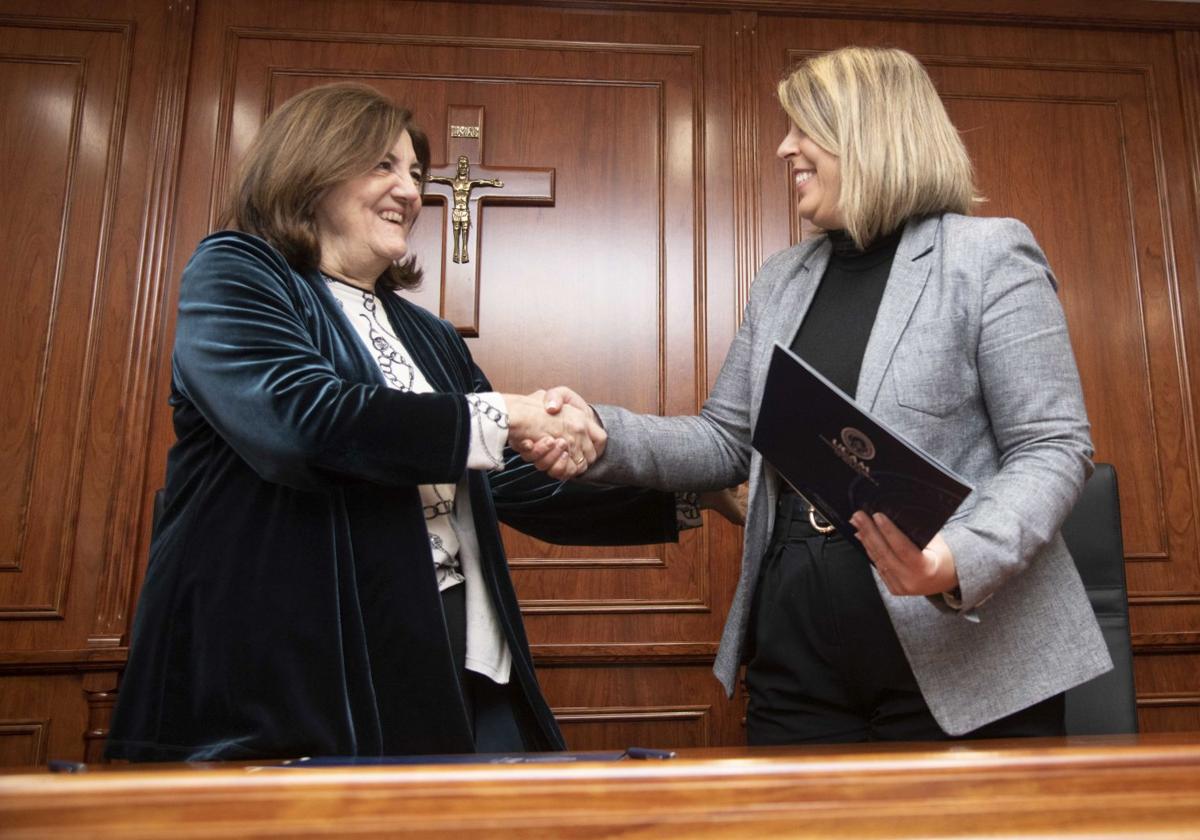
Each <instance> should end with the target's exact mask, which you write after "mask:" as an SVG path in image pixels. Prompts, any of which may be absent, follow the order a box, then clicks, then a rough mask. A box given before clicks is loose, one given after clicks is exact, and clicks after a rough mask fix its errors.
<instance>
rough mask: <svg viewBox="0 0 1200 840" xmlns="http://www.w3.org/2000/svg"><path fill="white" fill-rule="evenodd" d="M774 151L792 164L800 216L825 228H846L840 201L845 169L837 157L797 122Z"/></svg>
mask: <svg viewBox="0 0 1200 840" xmlns="http://www.w3.org/2000/svg"><path fill="white" fill-rule="evenodd" d="M775 154H776V155H777V156H778V157H779V158H780V159H781V160H783V161H784V162H785V163H787V164H788V165H789V166H790V167H791V170H792V179H793V183H794V185H795V188H796V212H798V213H799V214H800V218H802V219H806V220H807V221H810V222H812V223H813V224H814V225H816V226H817V227H820V228H823V229H825V230H838V229H841V228H843V227H845V226H846V221H845V218H844V217H843V215H842V209H841V200H840V197H841V194H842V168H841V164H840V162H839V161H838V158H837V156H836V155H832V154H830V153H829V152H827V151H825V150H824V149H822V148H821V147H820V146H818V145H817V144H816V143H814V142H813V141H812V139H810V138H809V136H808V135H807V134H805V133H804V132H803V131H801V130H800V128H799V126H797V125H796V124H795V123H792V127H791V130H790V131H788V133H787V136H786V137H784V138H783V142H782V143H780V144H779V149H778V150H776V152H775Z"/></svg>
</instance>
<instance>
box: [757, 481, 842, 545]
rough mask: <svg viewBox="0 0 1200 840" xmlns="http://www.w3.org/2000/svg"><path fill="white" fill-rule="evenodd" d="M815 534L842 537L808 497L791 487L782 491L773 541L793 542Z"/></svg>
mask: <svg viewBox="0 0 1200 840" xmlns="http://www.w3.org/2000/svg"><path fill="white" fill-rule="evenodd" d="M814 536H817V537H825V538H826V539H828V540H830V541H833V540H840V539H842V536H841V535H840V534H839V533H838V532H837V529H836V528H834V527H833V525H831V524H829V521H828V520H826V519H825V517H823V516H822V515H821V514H820V512H818V511H817V510H816V509H815V508H814V507H813V506H812V505H811V504H809V502H808V499H806V498H804V497H803V496H801V495H800V494H799V493H796V492H793V491H792V490H791V489H790V488H789V489H787V490H785V491H783V492H781V493H780V494H779V502H778V503H777V504H776V506H775V528H774V530H773V531H772V533H771V541H772V542H792V541H795V540H805V539H809V538H811V537H814Z"/></svg>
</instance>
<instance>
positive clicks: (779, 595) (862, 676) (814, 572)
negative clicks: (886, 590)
mask: <svg viewBox="0 0 1200 840" xmlns="http://www.w3.org/2000/svg"><path fill="white" fill-rule="evenodd" d="M750 630H751V633H752V636H751V639H750V658H749V661H748V664H747V668H746V686H747V689H748V690H749V695H750V702H749V707H748V709H747V714H746V729H747V740H748V742H749V743H750V744H752V745H762V744H800V743H853V742H861V741H940V740H947V739H949V738H950V736H948V735H947V734H946V733H945V732H943V731H942V729H941V728H940V727H939V726H938V725H937V723H936V721H934V719H933V715H932V714H930V712H929V707H928V706H927V705H926V703H925V700H924V698H923V697H922V696H921V692H920V689H919V688H918V687H917V681H916V678H915V677H914V676H913V673H912V669H911V668H910V667H909V665H908V660H907V658H906V657H905V655H904V651H903V649H902V648H901V647H900V641H899V639H897V638H896V631H895V630H894V629H893V628H892V622H891V619H890V617H889V616H888V613H887V609H886V608H885V607H884V605H883V599H882V598H881V597H880V595H879V590H878V589H876V586H875V580H874V576H873V574H872V572H871V564H870V560H868V559H867V555H866V553H865V552H863V550H862V549H861V547H860V546H859V545H858V544H857V543H850V542H848V541H847V540H845V539H843V538H842V537H840V536H838V535H836V534H832V535H828V536H825V535H822V534H819V533H817V532H816V530H815V529H813V527H812V525H810V524H809V521H808V514H807V510H806V507H805V505H804V502H803V500H802V499H800V498H799V497H798V496H796V495H794V494H790V493H789V494H785V495H784V496H783V497H782V498H781V499H780V503H779V509H778V511H777V517H776V524H775V531H774V533H773V534H772V538H771V544H770V547H769V548H768V549H767V553H766V555H765V556H764V557H763V564H762V570H761V572H760V574H759V580H758V586H757V587H756V589H755V594H754V602H753V606H752V608H751V626H750ZM1064 708H1065V700H1064V697H1063V695H1062V694H1058V695H1056V696H1054V697H1051V698H1049V699H1047V700H1044V701H1042V702H1041V703H1038V704H1036V705H1034V706H1031V707H1030V708H1028V709H1024V710H1022V711H1019V712H1017V713H1016V714H1013V715H1010V716H1008V717H1005V718H1002V719H1000V720H998V721H995V722H993V723H990V724H988V725H986V726H984V727H982V728H980V729H977V730H975V731H973V732H971V733H969V734H968V735H966V736H965V737H967V738H1010V737H1023V736H1028V737H1034V736H1052V735H1062V734H1064V723H1063V714H1064Z"/></svg>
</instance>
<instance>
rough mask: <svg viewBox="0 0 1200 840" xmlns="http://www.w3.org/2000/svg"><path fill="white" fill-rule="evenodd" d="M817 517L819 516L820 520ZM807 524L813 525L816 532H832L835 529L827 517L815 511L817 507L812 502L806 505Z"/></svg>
mask: <svg viewBox="0 0 1200 840" xmlns="http://www.w3.org/2000/svg"><path fill="white" fill-rule="evenodd" d="M818 517H820V520H821V521H820V522H818V521H817V518H818ZM821 523H824V524H821ZM808 524H809V525H811V526H813V530H814V531H816V532H817V533H818V534H832V533H833V532H834V531H836V530H837V528H835V527H834V526H832V525H830V524H829V520H828V519H826V518H825V517H824V516H821V514H819V513H817V509H816V508H815V507H813V506H812V504H809V506H808Z"/></svg>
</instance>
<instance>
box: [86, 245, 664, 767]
mask: <svg viewBox="0 0 1200 840" xmlns="http://www.w3.org/2000/svg"><path fill="white" fill-rule="evenodd" d="M381 300H383V301H384V305H385V307H386V309H387V314H388V317H389V320H390V321H391V324H392V326H393V327H394V328H395V330H396V334H397V335H398V336H399V337H400V338H401V339H402V340H403V342H404V345H405V346H406V347H407V348H408V349H409V351H410V352H411V353H412V354H413V356H414V359H415V361H416V362H417V364H418V365H419V366H420V368H421V370H422V372H423V373H424V374H425V376H426V378H427V379H428V380H429V382H430V383H431V384H432V385H433V386H434V388H435V389H436V391H437V393H433V394H411V393H403V392H400V391H397V390H393V389H390V388H388V387H387V385H386V384H385V382H384V380H383V377H382V375H381V374H380V372H379V369H378V367H377V366H376V364H375V362H374V360H373V359H372V358H371V357H370V356H369V355H368V353H367V351H366V349H365V348H364V347H363V346H362V343H361V341H360V339H359V338H358V336H357V335H356V334H355V332H354V329H353V327H352V325H351V324H350V323H349V322H348V321H347V319H346V317H345V315H344V314H343V313H342V311H341V309H340V307H339V306H338V304H337V302H336V301H335V300H334V298H333V296H332V294H331V293H330V292H329V290H328V289H327V288H326V287H325V283H324V281H323V280H322V279H321V278H320V277H319V275H317V274H316V273H315V272H314V273H312V274H311V275H305V274H302V273H299V272H296V271H295V270H293V269H292V268H291V267H290V266H289V265H288V264H287V263H286V262H285V260H284V259H283V257H282V256H281V255H280V254H279V253H278V252H277V251H275V250H274V249H273V248H272V247H271V246H270V245H268V244H267V243H266V242H265V241H263V240H261V239H258V238H256V237H254V236H250V235H248V234H243V233H236V232H222V233H217V234H214V235H212V236H210V237H208V238H207V239H205V240H204V241H203V242H202V243H201V244H200V246H199V247H198V248H197V250H196V253H195V254H194V255H193V256H192V259H191V260H190V261H189V263H188V265H187V268H186V269H185V271H184V274H183V280H182V288H181V296H180V303H179V318H178V324H177V330H176V339H175V352H174V357H173V370H172V374H173V375H172V386H171V406H172V408H173V410H174V425H175V432H176V436H177V440H176V443H175V444H174V446H173V447H172V449H171V451H170V454H169V457H168V462H167V477H166V485H165V487H164V494H163V500H162V501H163V504H162V508H161V515H160V516H159V518H158V522H157V523H156V526H155V530H154V537H153V541H152V545H151V550H150V562H149V566H148V568H147V572H146V579H145V582H144V584H143V587H142V591H141V597H140V600H139V602H138V607H137V613H136V617H135V621H134V625H133V632H132V639H131V644H130V652H129V661H128V665H127V667H126V670H125V674H124V677H123V679H122V682H121V686H120V691H119V693H118V699H117V706H116V710H115V713H114V717H113V724H112V730H111V734H110V736H109V740H108V745H107V751H106V754H107V756H108V757H110V758H124V759H131V760H164V761H189V760H207V759H234V760H237V759H259V758H271V757H293V756H302V755H311V756H317V755H324V756H330V755H337V756H381V755H406V754H432V753H461V752H473V751H474V746H473V743H472V738H471V731H470V725H469V723H468V720H467V717H466V711H465V709H464V706H463V702H462V698H461V694H460V691H459V688H458V678H457V675H456V674H455V670H454V666H453V664H452V658H451V653H450V645H449V639H448V636H447V632H446V625H445V621H444V618H443V616H442V607H441V598H440V596H439V593H438V589H437V582H436V579H435V575H434V567H433V560H432V557H431V555H430V550H429V542H428V537H427V532H426V529H425V520H424V517H423V516H422V512H421V503H420V500H419V496H418V491H417V486H418V485H420V484H431V483H443V482H446V483H449V482H457V481H458V480H459V479H460V478H461V477H462V476H463V473H464V471H465V469H466V458H467V449H468V434H469V432H470V428H471V426H470V413H469V408H468V406H467V403H466V399H465V398H464V396H463V395H464V394H465V393H468V392H472V391H490V390H493V389H492V388H491V386H490V385H489V384H488V382H487V379H486V378H485V377H484V375H483V373H482V372H481V371H480V370H479V368H478V367H477V366H476V365H475V363H474V362H473V361H472V359H471V355H470V353H469V351H468V350H467V346H466V344H465V343H464V342H463V341H462V339H461V338H460V337H459V336H458V334H457V333H456V332H455V330H454V328H453V327H452V326H450V325H449V324H448V323H446V322H445V321H442V320H440V319H438V318H435V317H434V316H432V315H430V314H429V313H428V312H426V311H425V310H423V309H421V308H419V307H417V306H414V305H412V304H411V303H409V302H407V301H405V300H403V299H402V298H400V297H398V296H396V295H392V294H383V295H381ZM509 456H510V457H509V466H508V468H507V469H506V470H504V471H503V472H500V473H495V474H489V473H485V472H482V471H475V470H473V471H471V473H470V476H469V489H470V499H471V507H472V511H473V514H474V518H475V528H476V531H477V534H478V538H479V545H480V551H481V556H482V565H483V570H484V571H483V574H484V578H485V580H486V583H487V586H488V588H489V591H490V594H491V597H492V598H493V600H494V603H495V604H496V605H497V607H498V612H499V615H500V618H501V624H502V626H503V630H504V633H505V636H506V639H507V642H508V646H509V648H510V649H511V652H512V655H513V669H512V680H513V681H514V682H515V683H516V685H517V686H518V687H519V689H520V690H519V692H518V694H519V695H520V697H521V698H522V700H523V702H524V708H519V709H518V715H517V717H518V720H520V721H521V722H522V725H523V727H524V732H523V734H524V736H525V739H526V741H527V743H528V744H529V745H530V747H531V748H532V749H539V750H551V749H561V748H562V746H563V743H562V737H561V735H560V733H559V731H558V727H557V725H556V724H555V722H554V718H553V716H552V715H551V713H550V710H549V708H548V707H547V705H546V702H545V700H544V699H543V698H542V695H541V692H540V690H539V688H538V683H537V678H536V676H535V674H534V669H533V662H532V660H531V657H530V653H529V645H528V642H527V640H526V637H525V631H524V627H523V625H522V622H521V616H520V611H519V609H518V606H517V599H516V595H515V594H514V591H513V586H512V581H511V579H510V578H509V574H508V568H507V562H506V559H505V556H504V549H503V546H502V544H501V540H500V532H499V526H498V520H503V521H505V522H507V523H508V524H510V525H512V526H514V527H516V528H519V529H521V530H522V531H525V532H527V533H529V534H531V535H533V536H535V537H538V538H540V539H544V540H549V541H554V542H560V543H567V544H620V543H649V542H664V541H672V540H674V539H675V538H676V525H675V514H674V500H673V498H672V497H671V496H670V495H668V494H664V493H656V492H653V491H643V490H630V489H625V488H607V489H593V488H587V487H581V486H576V485H563V484H559V483H557V482H554V481H552V480H550V479H548V478H546V477H545V476H543V475H542V474H540V473H538V472H537V471H536V470H533V469H532V468H531V467H529V466H528V465H525V464H523V463H522V462H521V461H520V460H519V458H517V457H516V456H515V455H513V454H512V453H509Z"/></svg>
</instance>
